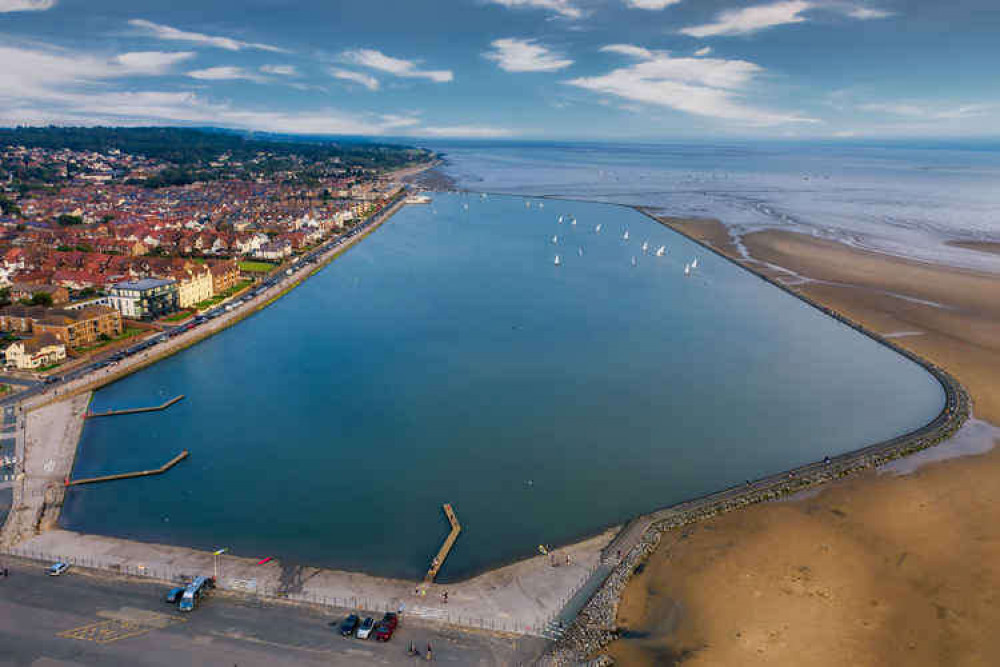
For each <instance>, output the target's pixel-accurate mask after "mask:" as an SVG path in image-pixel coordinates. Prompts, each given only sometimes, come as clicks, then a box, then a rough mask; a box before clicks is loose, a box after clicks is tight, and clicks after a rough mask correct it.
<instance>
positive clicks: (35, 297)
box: [28, 292, 52, 306]
mask: <svg viewBox="0 0 1000 667" xmlns="http://www.w3.org/2000/svg"><path fill="white" fill-rule="evenodd" d="M28 305H31V306H51V305H52V295H51V294H49V293H48V292H35V293H34V294H32V295H31V300H30V301H29V302H28Z"/></svg>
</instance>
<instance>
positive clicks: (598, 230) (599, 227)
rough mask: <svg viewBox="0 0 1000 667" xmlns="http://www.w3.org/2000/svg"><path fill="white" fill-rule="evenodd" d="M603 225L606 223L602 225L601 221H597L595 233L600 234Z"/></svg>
mask: <svg viewBox="0 0 1000 667" xmlns="http://www.w3.org/2000/svg"><path fill="white" fill-rule="evenodd" d="M603 226H604V225H602V224H601V223H597V226H596V227H594V233H595V234H600V233H601V227H603Z"/></svg>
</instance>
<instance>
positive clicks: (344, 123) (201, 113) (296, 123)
mask: <svg viewBox="0 0 1000 667" xmlns="http://www.w3.org/2000/svg"><path fill="white" fill-rule="evenodd" d="M0 62H2V63H3V67H0V99H2V100H3V104H2V105H0V125H18V124H25V125H39V124H47V123H57V124H72V125H143V124H146V125H148V124H187V123H190V124H198V125H213V126H219V127H234V128H243V129H255V130H263V131H270V132H293V133H294V132H301V133H312V134H368V135H380V134H391V133H396V134H398V133H399V132H400V131H401V130H403V129H405V128H413V127H416V126H417V125H418V124H419V121H418V119H416V118H414V117H412V116H401V115H384V114H375V113H366V112H363V111H362V112H355V111H352V112H346V111H343V110H339V109H335V108H322V109H316V110H310V111H275V110H266V109H265V110H260V109H245V108H238V107H234V106H232V105H231V104H229V103H218V102H213V101H211V100H209V99H206V98H205V97H202V96H201V95H200V94H198V93H195V92H193V91H158V90H136V89H134V88H135V87H134V86H131V85H130V90H127V91H122V90H114V89H112V88H111V86H112V85H113V84H114V82H115V80H116V79H123V78H126V77H131V76H135V75H137V74H150V73H154V72H155V73H162V72H163V68H164V67H166V66H165V65H163V59H159V58H155V57H153V56H149V55H148V54H147V55H144V56H142V57H139V56H138V55H135V54H122V56H116V57H112V58H106V57H98V56H94V55H90V54H87V53H81V52H73V51H66V50H60V49H55V48H42V47H31V48H20V47H11V46H0ZM237 69H238V68H237ZM230 73H232V72H230ZM215 76H216V78H218V77H219V76H220V75H218V74H217V75H215ZM211 77H212V75H209V77H208V78H209V79H211Z"/></svg>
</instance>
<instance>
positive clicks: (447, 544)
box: [424, 503, 462, 584]
mask: <svg viewBox="0 0 1000 667" xmlns="http://www.w3.org/2000/svg"><path fill="white" fill-rule="evenodd" d="M443 507H444V513H445V516H447V517H448V522H449V523H450V524H451V532H450V533H448V537H446V538H444V544H442V545H441V549H440V550H439V551H438V553H437V556H435V557H434V560H432V561H431V569H429V570H427V575H426V576H425V577H424V583H425V584H429V583H431V582H433V581H434V578H435V577H436V576H437V573H438V571H439V570H440V569H441V566H442V565H444V559H445V558H447V557H448V553H449V552H451V548H452V547H453V546H455V540H457V539H458V534H459V533H461V532H462V524H460V523H459V522H458V517H457V516H455V510H453V509H452V508H451V505H450V504H449V503H445V504H444V506H443Z"/></svg>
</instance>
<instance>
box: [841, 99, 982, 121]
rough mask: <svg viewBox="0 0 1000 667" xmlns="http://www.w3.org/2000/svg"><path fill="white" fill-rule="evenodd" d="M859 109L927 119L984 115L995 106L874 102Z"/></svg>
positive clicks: (859, 106)
mask: <svg viewBox="0 0 1000 667" xmlns="http://www.w3.org/2000/svg"><path fill="white" fill-rule="evenodd" d="M858 109H860V110H861V111H868V112H873V113H882V114H890V115H893V116H902V117H906V118H917V119H925V120H957V119H961V118H971V117H974V116H983V115H986V114H988V113H990V112H991V111H993V107H991V106H990V105H988V104H964V105H960V106H952V107H942V106H940V105H929V104H915V103H909V102H888V103H885V102H872V103H869V104H860V105H858Z"/></svg>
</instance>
